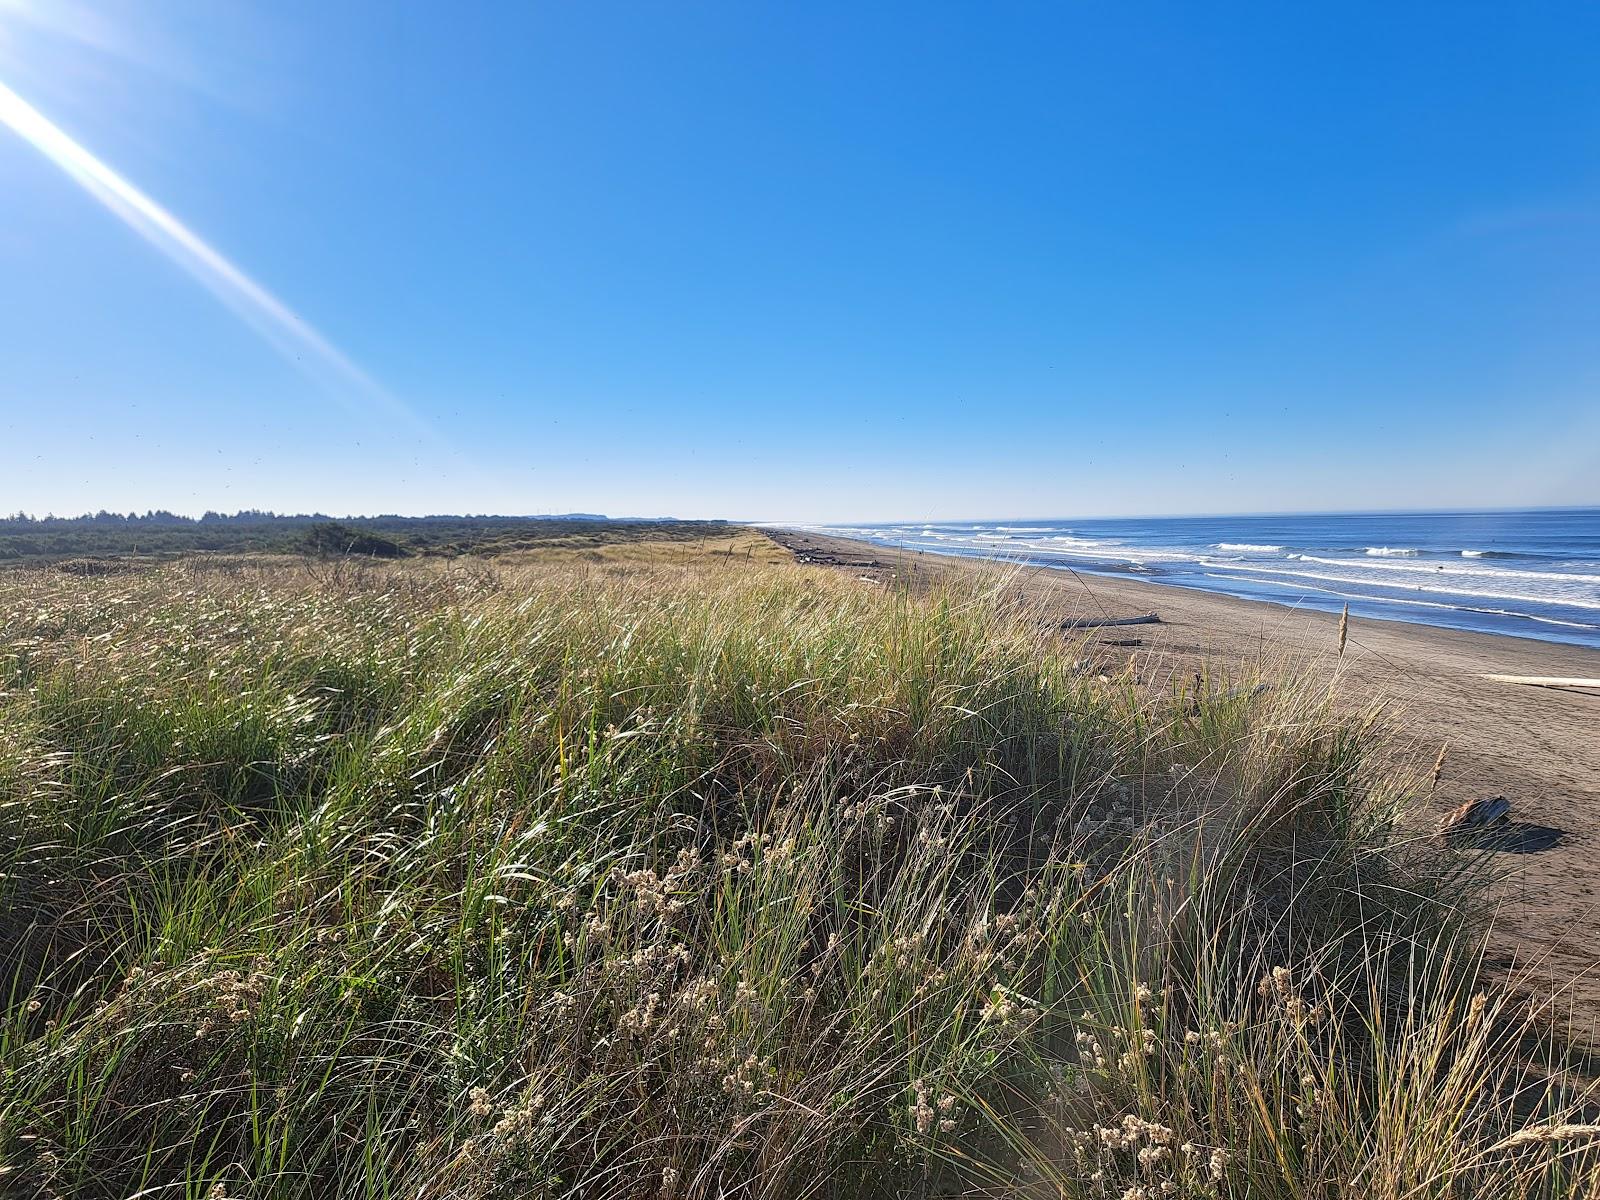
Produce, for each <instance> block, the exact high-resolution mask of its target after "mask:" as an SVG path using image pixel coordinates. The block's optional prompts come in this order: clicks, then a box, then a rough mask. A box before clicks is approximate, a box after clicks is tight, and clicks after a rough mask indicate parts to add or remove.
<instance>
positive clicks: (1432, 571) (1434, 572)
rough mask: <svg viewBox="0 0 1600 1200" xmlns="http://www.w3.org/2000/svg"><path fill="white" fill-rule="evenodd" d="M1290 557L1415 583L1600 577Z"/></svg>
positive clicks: (1590, 580) (1598, 580)
mask: <svg viewBox="0 0 1600 1200" xmlns="http://www.w3.org/2000/svg"><path fill="white" fill-rule="evenodd" d="M1290 557H1292V558H1296V559H1298V560H1299V561H1301V562H1312V563H1322V564H1323V565H1324V566H1329V567H1353V568H1355V569H1356V570H1360V571H1393V572H1396V573H1398V574H1400V575H1404V576H1407V577H1409V578H1414V579H1416V580H1418V581H1420V580H1423V579H1436V578H1437V577H1438V576H1440V575H1446V576H1460V575H1465V576H1469V577H1471V578H1476V579H1548V580H1554V581H1555V582H1557V583H1579V584H1592V585H1596V586H1600V575H1585V574H1582V573H1580V572H1577V571H1519V570H1517V569H1516V568H1514V567H1488V566H1485V567H1455V566H1446V565H1445V564H1444V563H1426V564H1423V563H1399V562H1360V561H1353V560H1351V559H1348V558H1321V557H1319V556H1317V555H1315V554H1297V555H1291V556H1290Z"/></svg>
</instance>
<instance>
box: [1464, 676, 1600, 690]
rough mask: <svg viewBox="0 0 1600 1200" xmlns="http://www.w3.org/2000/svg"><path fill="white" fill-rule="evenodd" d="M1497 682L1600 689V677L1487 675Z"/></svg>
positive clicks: (1529, 685)
mask: <svg viewBox="0 0 1600 1200" xmlns="http://www.w3.org/2000/svg"><path fill="white" fill-rule="evenodd" d="M1483 678H1485V679H1489V680H1492V681H1493V682H1495V683H1520V684H1523V685H1524V686H1526V687H1547V688H1589V689H1593V690H1595V691H1600V679H1579V678H1575V677H1572V676H1566V675H1485V676H1483Z"/></svg>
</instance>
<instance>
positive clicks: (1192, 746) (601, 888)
mask: <svg viewBox="0 0 1600 1200" xmlns="http://www.w3.org/2000/svg"><path fill="white" fill-rule="evenodd" d="M0 628H3V630H4V633H3V635H0V637H3V640H0V876H3V878H0V980H3V981H4V985H5V988H6V990H5V993H4V999H3V1001H0V1072H3V1079H4V1085H5V1086H4V1088H3V1090H0V1170H3V1171H4V1172H5V1173H4V1174H0V1188H12V1189H13V1190H16V1191H17V1193H18V1194H25V1195H39V1196H107V1197H110V1196H118V1197H121V1196H128V1195H134V1194H138V1195H152V1196H160V1195H173V1196H185V1197H188V1196H203V1195H215V1196H228V1197H246V1196H248V1197H257V1196H259V1197H290V1196H295V1197H299V1196H305V1197H324V1196H328V1197H331V1196H340V1197H343V1196H363V1197H365V1196H380V1195H382V1196H401V1195H404V1196H417V1197H427V1198H431V1197H440V1198H442V1197H500V1196H505V1197H511V1196H529V1195H572V1196H619V1197H621V1196H628V1197H632V1196H661V1197H669V1198H670V1197H698V1196H723V1195H748V1196H762V1197H773V1198H779V1197H790V1196H878V1195H885V1196H887V1195H894V1196H901V1195H919V1194H921V1195H959V1194H968V1195H1006V1196H1016V1195H1025V1196H1033V1195H1040V1196H1045V1195H1048V1196H1069V1197H1098V1196H1112V1197H1129V1198H1137V1197H1140V1196H1158V1195H1188V1196H1244V1195H1249V1196H1258V1195H1259V1196H1284V1197H1289V1196H1294V1197H1319V1196H1329V1197H1333V1196H1342V1195H1348V1194H1350V1192H1351V1191H1352V1190H1360V1191H1362V1192H1364V1193H1370V1194H1371V1195H1374V1196H1380V1197H1394V1198H1395V1200H1399V1198H1400V1197H1413V1196H1439V1197H1444V1196H1459V1195H1466V1194H1481V1195H1486V1196H1487V1195H1566V1194H1571V1195H1578V1194H1582V1193H1583V1191H1584V1189H1585V1188H1587V1187H1589V1186H1591V1185H1592V1184H1594V1182H1595V1181H1596V1176H1595V1174H1594V1166H1593V1163H1592V1162H1591V1161H1590V1160H1589V1159H1587V1158H1586V1157H1585V1154H1586V1152H1587V1149H1588V1143H1587V1141H1586V1140H1585V1139H1586V1136H1587V1135H1582V1134H1579V1133H1575V1132H1573V1131H1574V1130H1577V1129H1582V1128H1585V1127H1586V1125H1585V1122H1584V1119H1583V1113H1584V1110H1583V1109H1582V1107H1581V1102H1582V1101H1583V1100H1584V1099H1585V1097H1583V1096H1580V1095H1576V1094H1572V1093H1573V1088H1572V1087H1571V1086H1570V1085H1569V1084H1568V1083H1567V1082H1566V1081H1565V1080H1564V1079H1562V1078H1559V1077H1550V1076H1549V1075H1548V1074H1547V1075H1546V1076H1543V1077H1540V1076H1538V1075H1537V1072H1536V1068H1537V1064H1538V1055H1537V1053H1536V1051H1537V1046H1536V1045H1535V1044H1534V1039H1533V1037H1532V1034H1531V1030H1532V1026H1531V1024H1530V1016H1529V1014H1528V1013H1527V1012H1526V1011H1523V1010H1519V1009H1518V1007H1517V1005H1516V1004H1515V1003H1514V1002H1513V1000H1512V998H1511V993H1510V992H1508V991H1505V990H1497V989H1496V988H1495V987H1493V986H1492V985H1491V984H1489V983H1488V982H1487V981H1486V980H1485V979H1484V978H1483V976H1482V972H1481V971H1480V970H1479V949H1480V946H1481V930H1480V927H1479V923H1478V921H1477V918H1476V916H1475V913H1476V907H1475V904H1476V896H1477V893H1476V891H1475V890H1474V888H1475V884H1474V881H1473V879H1472V878H1471V877H1470V875H1464V874H1463V872H1462V870H1461V860H1459V859H1457V858H1454V857H1451V856H1447V855H1444V854H1443V852H1442V851H1439V850H1436V849H1434V848H1431V847H1430V848H1426V849H1422V848H1419V847H1417V846H1416V845H1414V844H1412V843H1411V842H1410V841H1409V840H1408V839H1407V837H1406V835H1405V825H1404V817H1405V813H1406V808H1407V797H1408V796H1409V795H1410V794H1411V793H1412V791H1414V790H1415V789H1414V788H1413V786H1412V785H1411V783H1410V782H1409V781H1408V780H1405V779H1397V778H1395V777H1393V776H1392V774H1391V773H1389V772H1388V771H1386V770H1384V769H1379V768H1376V767H1375V766H1374V765H1373V762H1372V759H1371V755H1372V751H1373V749H1374V745H1375V742H1376V740H1377V739H1378V738H1379V737H1380V733H1379V732H1378V730H1377V729H1376V727H1375V726H1374V725H1373V723H1372V722H1370V721H1364V720H1362V719H1361V718H1359V717H1355V718H1350V717H1341V716H1339V715H1337V714H1336V713H1335V712H1334V711H1333V709H1332V708H1331V706H1330V701H1329V699H1328V696H1327V694H1326V690H1325V689H1315V688H1299V687H1295V686H1292V682H1291V685H1289V686H1278V687H1275V688H1273V689H1272V690H1271V691H1270V692H1268V693H1266V694H1265V696H1263V695H1260V694H1258V693H1257V692H1256V691H1255V690H1254V689H1253V688H1249V687H1226V686H1217V687H1215V688H1213V687H1210V686H1209V685H1207V686H1203V687H1202V688H1201V689H1199V690H1197V691H1194V692H1189V691H1184V692H1181V693H1180V692H1173V691H1166V690H1161V689H1147V688H1142V687H1140V686H1138V685H1136V684H1135V683H1134V681H1133V680H1132V678H1131V677H1121V678H1114V679H1112V680H1111V681H1110V682H1104V681H1102V680H1100V679H1098V678H1095V677H1090V676H1089V675H1088V674H1086V673H1085V672H1083V671H1081V670H1078V669H1077V667H1076V664H1075V658H1076V651H1075V648H1074V647H1072V646H1070V645H1066V644H1062V643H1061V642H1060V641H1059V639H1054V638H1053V637H1047V636H1044V635H1041V634H1040V633H1039V628H1040V622H1039V621H1037V620H1036V619H1032V618H1031V615H1030V614H1028V613H1027V612H1025V611H1018V609H1017V606H1016V604H1015V602H1014V599H1012V598H1011V596H1010V592H1009V590H1007V589H1004V588H1002V589H996V590H995V591H992V592H984V591H981V590H967V591H962V590H960V589H952V590H946V591H941V592H939V593H937V594H932V595H925V596H915V597H914V596H910V595H906V594H897V593H893V592H885V591H881V590H878V589H866V588H863V587H861V586H859V585H858V584H857V583H856V582H855V581H853V580H850V579H847V578H841V577H834V576H831V575H826V574H823V573H816V572H813V573H808V572H805V571H803V570H800V569H798V568H789V567H785V566H783V565H781V564H774V563H771V562H764V561H762V556H759V555H757V554H754V553H751V554H746V555H739V554H733V555H727V554H724V555H722V556H720V558H712V557H710V556H704V557H701V558H699V559H694V560H689V561H679V560H678V557H677V556H676V555H673V556H668V557H655V556H649V555H645V556H636V557H633V558H631V559H628V560H627V561H605V560H602V561H593V562H591V561H564V562H560V563H556V564H553V565H552V564H539V563H537V562H535V563H526V564H511V565H500V566H496V567H489V566H484V565H481V564H480V565H474V566H472V567H471V568H468V569H459V568H454V567H445V566H442V565H439V564H427V563H409V564H402V565H373V564H365V565H359V566H357V565H352V564H343V563H341V564H334V565H332V566H325V565H324V566H319V565H309V566H296V565H289V564H284V563H275V564H252V563H250V562H248V561H243V560H233V561H230V562H229V563H227V564H225V565H224V568H215V567H207V568H194V567H190V566H186V565H183V564H179V565H175V566H169V567H163V568H161V569H159V570H153V571H149V572H144V573H141V574H137V575H121V576H108V577H104V578H92V579H73V578H67V577H63V576H61V575H59V574H54V573H51V574H46V573H42V572H41V573H19V574H16V575H12V576H8V577H7V578H6V579H5V581H4V582H3V584H0ZM1202 683H1203V684H1205V681H1202Z"/></svg>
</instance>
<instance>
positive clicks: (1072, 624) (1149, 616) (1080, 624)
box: [1061, 613, 1161, 629]
mask: <svg viewBox="0 0 1600 1200" xmlns="http://www.w3.org/2000/svg"><path fill="white" fill-rule="evenodd" d="M1159 624H1161V618H1160V616H1158V615H1157V614H1155V613H1146V614H1145V615H1144V616H1142V617H1079V618H1074V619H1073V620H1070V621H1063V622H1061V628H1063V629H1104V628H1106V627H1108V626H1111V625H1159Z"/></svg>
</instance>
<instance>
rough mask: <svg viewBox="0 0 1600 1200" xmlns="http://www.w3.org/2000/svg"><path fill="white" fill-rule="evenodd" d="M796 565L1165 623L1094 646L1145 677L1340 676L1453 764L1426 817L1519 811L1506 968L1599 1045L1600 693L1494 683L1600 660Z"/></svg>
mask: <svg viewBox="0 0 1600 1200" xmlns="http://www.w3.org/2000/svg"><path fill="white" fill-rule="evenodd" d="M762 532H763V533H765V534H766V535H767V536H768V537H769V538H771V539H772V540H773V541H775V542H776V543H778V544H779V545H780V546H783V547H784V548H785V549H787V550H789V551H790V553H792V554H793V555H794V556H795V558H796V560H797V561H799V562H802V563H807V562H809V563H810V564H811V565H815V566H817V567H819V568H823V569H832V570H841V571H848V572H850V573H851V574H854V575H855V576H857V577H858V578H861V579H863V580H867V581H870V582H872V583H876V584H887V583H889V582H891V581H892V582H895V583H897V584H898V583H902V582H904V583H908V584H910V585H911V586H931V585H935V584H937V583H938V582H939V581H940V580H941V579H953V578H955V577H957V576H959V575H962V574H969V573H972V572H980V573H987V574H990V575H991V576H998V577H1005V578H1006V579H1007V580H1008V581H1009V582H1010V583H1011V584H1012V585H1013V586H1015V587H1017V588H1018V589H1019V591H1021V592H1022V593H1023V594H1025V595H1026V596H1027V597H1028V598H1029V599H1030V600H1033V601H1037V602H1042V603H1044V604H1046V605H1048V606H1049V608H1050V610H1051V615H1052V617H1054V616H1056V615H1058V614H1059V616H1060V618H1061V619H1062V620H1081V619H1096V618H1100V619H1103V618H1108V617H1109V618H1122V617H1128V616H1134V615H1142V614H1146V613H1149V612H1151V611H1155V612H1158V613H1159V614H1160V617H1161V622H1160V623H1159V624H1149V625H1139V626H1133V627H1128V628H1121V627H1116V628H1110V629H1106V630H1103V631H1095V630H1089V629H1085V630H1081V631H1078V632H1079V634H1080V635H1081V636H1083V637H1084V645H1085V649H1086V651H1087V652H1089V653H1091V654H1093V655H1095V656H1097V658H1099V659H1100V660H1101V661H1103V662H1105V663H1106V664H1107V665H1108V666H1112V665H1114V666H1117V667H1119V668H1120V667H1121V666H1125V665H1127V664H1128V663H1129V661H1130V659H1131V660H1132V661H1133V663H1134V665H1135V667H1136V668H1137V667H1138V665H1139V664H1140V663H1141V662H1144V663H1148V664H1149V665H1150V666H1152V667H1158V668H1161V669H1167V670H1172V671H1180V670H1181V671H1183V672H1185V673H1186V672H1188V671H1189V670H1192V669H1193V668H1195V667H1197V666H1205V667H1210V668H1214V669H1223V670H1227V669H1230V668H1240V667H1246V668H1247V667H1248V666H1249V665H1251V664H1263V663H1265V664H1269V665H1270V664H1279V665H1282V664H1285V663H1292V664H1293V665H1294V666H1296V667H1299V668H1303V669H1307V670H1310V671H1312V672H1313V673H1326V674H1328V675H1330V676H1331V675H1332V673H1333V669H1334V667H1335V665H1337V667H1338V671H1339V676H1340V694H1341V695H1342V696H1343V697H1345V698H1346V699H1347V701H1352V702H1354V704H1355V705H1357V706H1361V705H1367V704H1373V703H1378V704H1382V705H1383V706H1384V707H1385V709H1386V710H1387V711H1388V712H1389V713H1390V715H1391V720H1392V724H1393V726H1394V728H1395V729H1397V730H1398V731H1399V733H1400V734H1401V738H1400V739H1399V740H1400V741H1401V742H1403V743H1404V744H1406V745H1408V746H1409V747H1410V748H1411V749H1412V750H1414V752H1415V755H1416V757H1417V759H1418V760H1422V759H1426V760H1428V761H1431V760H1432V759H1433V757H1434V756H1435V755H1437V754H1438V752H1439V749H1440V747H1441V746H1443V747H1445V762H1444V769H1443V773H1442V775H1441V777H1440V782H1439V786H1438V789H1437V790H1436V791H1435V792H1434V793H1433V794H1432V795H1430V797H1429V798H1428V801H1427V807H1428V809H1429V810H1430V811H1437V812H1439V813H1443V812H1445V811H1448V810H1449V809H1450V808H1453V807H1455V806H1456V805H1458V804H1461V803H1463V802H1465V801H1468V800H1476V799H1481V798H1483V797H1487V796H1495V795H1504V796H1505V797H1507V798H1508V799H1509V800H1510V801H1511V804H1512V819H1513V821H1515V822H1519V823H1520V827H1521V828H1523V829H1525V830H1526V831H1528V833H1529V834H1530V835H1531V837H1530V838H1529V840H1528V846H1529V847H1530V848H1529V849H1526V850H1524V851H1521V852H1499V851H1486V852H1485V853H1493V854H1494V856H1495V858H1496V860H1497V862H1496V866H1498V867H1500V868H1502V869H1503V870H1504V872H1505V876H1506V878H1505V882H1504V884H1503V886H1502V890H1501V899H1500V905H1501V907H1500V909H1499V912H1498V913H1497V916H1496V919H1495V922H1494V933H1493V937H1492V946H1491V949H1492V951H1493V955H1494V957H1493V964H1492V965H1494V966H1495V967H1497V968H1500V969H1511V968H1513V967H1515V968H1520V969H1523V970H1528V969H1532V970H1535V971H1536V972H1537V974H1538V975H1539V976H1542V977H1544V978H1548V979H1549V980H1550V981H1551V983H1552V984H1554V985H1558V986H1560V987H1562V988H1565V989H1566V992H1565V998H1567V1003H1568V1004H1569V1005H1570V1007H1571V1008H1572V1010H1573V1015H1574V1022H1575V1025H1576V1026H1577V1029H1576V1030H1575V1032H1576V1033H1577V1034H1578V1035H1579V1036H1580V1037H1583V1036H1584V1035H1585V1034H1587V1035H1588V1036H1587V1038H1586V1039H1585V1040H1588V1041H1589V1042H1590V1043H1591V1044H1600V1036H1597V1031H1600V692H1591V691H1581V690H1557V689H1553V688H1548V687H1536V686H1526V685H1521V684H1512V683H1504V682H1499V681H1495V680H1491V679H1486V678H1484V676H1486V675H1493V674H1499V675H1511V676H1528V677H1546V676H1549V677H1557V676H1559V677H1573V676H1576V677H1582V678H1600V650H1596V649H1592V648H1589V647H1584V646H1574V645H1569V644H1566V643H1561V642H1546V641H1540V640H1537V639H1533V638H1524V637H1517V636H1514V635H1510V634H1497V633H1481V632H1476V631H1471V630H1461V629H1450V628H1446V627H1442V626H1434V625H1423V624H1420V623H1417V622H1411V621H1392V620H1383V619H1380V618H1376V617H1367V616H1357V615H1355V614H1352V615H1351V617H1350V621H1349V636H1348V642H1347V647H1346V653H1345V656H1344V659H1343V661H1342V662H1340V661H1339V660H1338V658H1337V643H1338V625H1339V615H1338V614H1337V613H1332V614H1330V613H1327V612H1323V611H1321V610H1317V609H1310V608H1305V607H1295V606H1291V605H1287V604H1282V603H1279V602H1276V601H1272V600H1265V599H1263V600H1256V599H1248V600H1247V599H1242V598H1239V597H1235V596H1229V595H1225V594H1223V593H1218V592H1208V591H1202V590H1200V589H1198V588H1187V587H1182V586H1178V585H1173V584H1165V583H1156V582H1154V581H1151V580H1143V579H1134V578H1128V577H1125V576H1114V575H1100V574H1090V573H1087V572H1082V571H1077V570H1075V569H1063V568H1059V567H1045V566H1037V565H1033V564H1027V563H1018V562H1015V561H1005V560H998V559H982V558H976V557H968V556H963V555H941V554H935V553H930V552H923V551H915V550H905V549H900V548H896V547H888V546H883V545H879V544H876V543H872V542H863V541H855V540H853V539H849V538H842V537H835V536H833V535H830V534H818V533H811V532H808V531H804V530H790V529H765V530H763V531H762Z"/></svg>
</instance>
